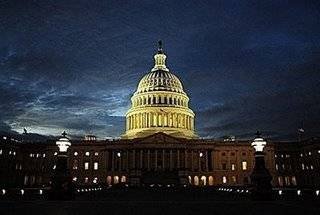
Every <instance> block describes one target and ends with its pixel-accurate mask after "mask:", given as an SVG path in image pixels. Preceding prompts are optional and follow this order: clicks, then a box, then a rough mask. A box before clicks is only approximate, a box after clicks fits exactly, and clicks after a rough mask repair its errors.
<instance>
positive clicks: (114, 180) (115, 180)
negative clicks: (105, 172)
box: [113, 176, 119, 184]
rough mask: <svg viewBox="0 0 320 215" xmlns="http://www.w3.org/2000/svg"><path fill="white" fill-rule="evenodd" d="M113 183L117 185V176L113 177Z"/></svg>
mask: <svg viewBox="0 0 320 215" xmlns="http://www.w3.org/2000/svg"><path fill="white" fill-rule="evenodd" d="M113 183H114V184H118V183H119V176H114V177H113Z"/></svg>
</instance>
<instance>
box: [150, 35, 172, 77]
mask: <svg viewBox="0 0 320 215" xmlns="http://www.w3.org/2000/svg"><path fill="white" fill-rule="evenodd" d="M166 58H167V56H166V55H165V54H164V52H163V49H162V41H161V40H159V42H158V52H157V54H155V55H154V67H153V69H152V70H151V71H156V70H163V71H167V72H169V69H168V68H167V67H166Z"/></svg>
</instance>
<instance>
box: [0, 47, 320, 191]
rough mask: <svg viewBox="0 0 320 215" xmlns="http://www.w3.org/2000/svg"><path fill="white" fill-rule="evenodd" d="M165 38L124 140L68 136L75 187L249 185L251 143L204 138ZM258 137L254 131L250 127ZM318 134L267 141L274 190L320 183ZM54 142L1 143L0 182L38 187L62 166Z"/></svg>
mask: <svg viewBox="0 0 320 215" xmlns="http://www.w3.org/2000/svg"><path fill="white" fill-rule="evenodd" d="M166 58H167V56H166V55H165V51H164V50H163V47H162V44H161V42H159V46H158V49H157V51H156V53H155V55H154V61H155V63H154V66H153V68H152V69H151V70H150V71H149V72H148V73H147V74H145V75H144V76H143V77H142V79H141V80H140V82H139V84H138V87H137V89H136V91H135V92H134V94H133V96H132V97H131V108H130V109H129V110H128V111H127V113H126V123H125V132H124V133H123V134H122V136H121V139H116V140H97V139H96V138H95V136H93V135H88V136H85V138H84V139H82V140H73V139H69V141H70V143H71V146H70V148H69V149H68V152H67V153H68V168H69V170H70V174H71V176H72V180H73V182H74V183H75V184H76V186H89V185H95V184H101V185H107V186H115V185H120V184H125V185H127V186H151V185H152V186H155V185H159V186H160V185H161V186H162V185H165V186H168V185H170V186H181V185H183V186H247V185H249V184H250V183H251V181H250V174H251V172H252V170H253V167H254V149H253V148H252V146H251V142H252V139H250V140H237V139H222V140H215V139H201V138H199V137H198V135H197V133H196V129H195V128H196V126H195V123H194V122H195V113H194V112H193V111H192V110H191V109H190V108H189V104H190V101H192V98H191V99H190V98H189V97H188V95H187V94H186V92H185V90H184V86H183V83H182V82H181V81H180V80H179V78H178V77H177V76H176V75H175V74H174V73H173V72H172V70H170V69H169V68H168V67H167V65H166ZM252 133H253V138H254V133H255V131H252ZM318 142H319V141H318V140H317V139H310V140H301V141H286V142H276V141H270V140H267V146H266V147H265V148H264V153H265V162H266V167H267V168H268V170H269V171H270V173H271V175H272V185H273V186H276V187H295V186H298V185H299V186H305V187H308V186H320V180H319V178H320V176H319V172H320V171H319V170H320V166H319V162H317V160H318V157H319V156H320V148H319V147H318V144H317V143H318ZM57 152H58V147H57V145H56V143H55V141H47V142H19V141H18V142H17V141H13V140H12V139H10V138H5V137H3V138H1V140H0V174H1V175H0V183H1V184H2V185H3V186H7V187H39V186H46V185H48V184H49V183H50V180H51V177H52V174H53V172H54V170H55V168H56V161H57Z"/></svg>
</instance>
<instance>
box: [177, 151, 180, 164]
mask: <svg viewBox="0 0 320 215" xmlns="http://www.w3.org/2000/svg"><path fill="white" fill-rule="evenodd" d="M177 158H178V160H177V168H178V169H179V168H180V150H179V149H178V150H177Z"/></svg>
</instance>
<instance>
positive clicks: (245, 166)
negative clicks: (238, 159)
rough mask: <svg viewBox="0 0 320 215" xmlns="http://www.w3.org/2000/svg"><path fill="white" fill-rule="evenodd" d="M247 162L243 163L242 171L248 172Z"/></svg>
mask: <svg viewBox="0 0 320 215" xmlns="http://www.w3.org/2000/svg"><path fill="white" fill-rule="evenodd" d="M247 167H248V166H247V161H242V170H247Z"/></svg>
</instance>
